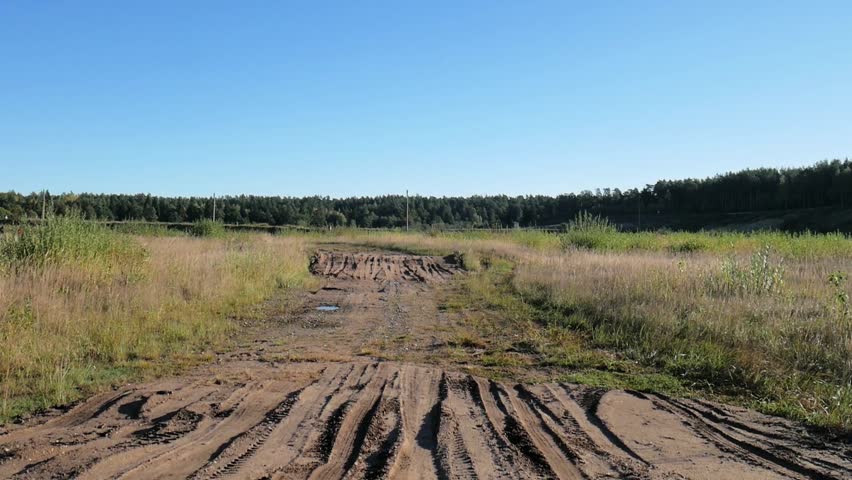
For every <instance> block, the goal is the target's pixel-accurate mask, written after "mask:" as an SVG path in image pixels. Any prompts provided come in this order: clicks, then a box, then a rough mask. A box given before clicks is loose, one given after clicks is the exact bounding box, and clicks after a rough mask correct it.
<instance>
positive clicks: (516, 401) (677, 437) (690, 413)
mask: <svg viewBox="0 0 852 480" xmlns="http://www.w3.org/2000/svg"><path fill="white" fill-rule="evenodd" d="M312 268H313V271H314V272H315V273H317V274H319V275H323V276H326V280H325V283H324V285H323V287H322V288H320V289H319V290H317V291H316V292H315V293H314V294H312V295H311V294H309V295H307V296H306V298H305V305H304V307H303V308H302V309H301V310H300V311H299V312H297V313H296V314H294V315H292V317H290V318H287V319H282V320H281V321H280V322H278V323H273V325H272V326H270V328H269V330H267V331H265V332H264V333H263V335H261V336H259V338H257V339H256V340H255V341H254V342H252V343H250V344H249V345H246V346H244V347H242V348H241V349H239V350H238V351H236V352H230V353H228V354H222V355H220V356H219V358H218V360H217V362H216V363H215V364H212V365H208V366H204V367H201V368H198V369H197V370H195V371H193V372H191V373H189V374H187V375H184V376H181V377H176V378H170V379H164V380H159V381H155V382H151V383H147V384H142V385H130V386H126V387H124V388H121V389H118V390H116V391H113V392H108V393H105V394H102V395H99V396H96V397H94V398H91V399H89V400H88V401H86V402H83V403H81V404H79V405H76V406H74V407H73V408H71V409H69V410H67V411H55V412H52V413H50V414H47V415H44V416H41V417H37V418H33V419H30V420H28V421H27V422H25V423H24V424H23V425H15V426H10V427H7V429H6V431H3V430H0V478H33V479H36V478H38V479H41V478H72V477H77V478H89V479H102V478H146V479H147V478H194V479H213V478H250V479H260V478H280V479H298V478H306V479H307V478H328V479H337V478H367V479H369V478H398V479H409V478H428V479H450V478H453V479H455V478H518V479H527V478H568V479H575V478H576V479H580V478H712V479H719V478H731V479H736V480H745V479H765V478H817V479H827V478H836V479H840V478H850V477H852V460H851V459H850V445H849V443H847V442H846V441H843V440H837V439H835V440H834V441H831V442H826V441H825V439H823V438H819V437H816V436H813V435H812V434H810V433H809V432H808V431H807V430H806V429H804V428H802V427H800V426H797V425H795V424H793V423H791V422H787V421H784V420H780V419H777V418H774V417H768V416H765V415H760V414H757V413H755V412H751V411H747V410H744V409H739V408H732V407H726V406H721V405H716V404H711V403H708V402H701V401H694V400H677V399H670V398H666V397H663V396H659V395H650V394H641V393H636V392H625V391H617V390H614V391H608V392H607V391H603V390H598V389H594V388H589V387H583V386H577V385H569V384H555V383H550V384H539V385H525V384H518V383H513V382H496V381H491V380H487V379H483V378H479V377H476V376H471V375H468V374H466V373H463V372H453V371H445V370H442V369H440V368H436V367H434V366H425V365H411V364H405V363H398V362H389V361H387V362H383V361H378V360H373V359H369V358H365V357H363V356H358V355H357V354H355V353H354V352H356V351H357V350H358V349H359V348H362V347H363V345H364V344H365V343H368V342H370V341H373V340H375V339H376V338H377V336H381V335H397V334H399V333H400V332H403V333H404V334H405V336H406V338H410V339H411V340H410V341H411V342H413V343H412V345H414V344H415V343H416V344H417V345H420V346H421V347H422V348H430V347H429V341H428V339H429V338H430V335H432V333H428V332H431V330H428V328H431V327H435V326H437V327H440V326H441V323H440V322H441V321H442V320H441V316H440V315H439V314H438V311H437V309H435V308H434V305H432V304H431V303H430V302H432V301H433V298H432V297H431V296H430V292H431V287H429V285H430V284H431V282H439V281H444V280H446V279H447V278H449V276H451V275H452V274H453V272H455V271H456V267H455V266H453V265H451V264H448V263H446V262H445V261H444V260H442V259H440V258H435V257H411V256H403V255H371V254H348V253H345V252H343V253H339V252H338V253H332V252H327V253H325V254H319V255H317V257H316V260H315V262H314V264H313V267H312ZM330 302H331V303H334V304H335V305H337V306H339V307H340V310H339V311H335V312H318V311H316V310H315V308H314V307H316V306H318V305H323V304H328V303H330ZM412 348H415V347H412ZM294 351H296V352H297V353H298V354H299V355H302V356H304V355H307V352H312V353H314V354H318V353H324V354H326V355H330V356H335V357H340V361H329V360H328V359H326V360H322V359H321V357H312V359H313V360H314V361H310V362H307V361H292V358H293V352H294Z"/></svg>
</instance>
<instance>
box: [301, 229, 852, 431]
mask: <svg viewBox="0 0 852 480" xmlns="http://www.w3.org/2000/svg"><path fill="white" fill-rule="evenodd" d="M579 223H580V224H578V225H575V226H574V228H573V229H572V230H571V231H569V232H567V233H564V234H560V235H553V234H543V233H536V232H517V233H511V232H509V233H505V234H488V235H484V234H478V233H473V234H470V233H467V234H437V235H431V236H430V235H422V234H405V233H401V232H395V233H376V232H371V233H362V232H357V231H340V232H337V234H335V235H333V236H329V235H325V236H315V237H316V238H313V239H312V240H311V241H331V242H347V243H356V244H363V245H370V246H381V247H386V248H392V249H397V250H402V251H410V252H413V253H434V254H447V253H450V252H459V254H460V255H461V258H462V259H463V261H464V263H465V266H466V267H467V268H468V269H469V270H478V271H480V273H479V274H478V275H472V276H468V278H467V279H466V280H465V281H464V284H463V286H462V288H461V289H460V291H459V292H456V294H455V295H454V296H453V297H452V298H450V299H449V300H448V304H449V305H450V306H451V307H453V308H459V309H468V310H469V313H470V315H469V318H471V328H470V329H468V330H467V331H464V332H462V333H461V334H460V339H459V341H458V342H457V343H459V344H460V345H463V344H465V343H467V344H471V345H484V346H486V347H487V350H488V351H487V352H486V354H485V355H484V356H481V357H479V359H478V361H479V362H480V363H481V364H483V365H485V366H500V365H503V366H507V367H521V368H524V367H531V366H532V367H538V368H544V369H547V371H548V372H549V374H550V375H551V376H552V377H551V378H558V379H560V380H566V381H574V382H582V383H591V384H595V385H599V386H604V387H622V388H636V389H640V390H649V391H659V392H663V393H670V394H677V395H703V396H708V395H709V396H712V397H714V398H719V399H724V400H730V401H734V402H736V403H740V404H745V405H748V406H750V407H754V408H757V409H759V410H761V411H764V412H768V413H775V414H779V415H783V416H786V417H790V418H795V419H799V420H804V421H807V422H809V423H811V424H815V425H820V426H826V427H840V428H844V429H848V428H850V427H852V313H850V310H852V308H850V305H849V295H850V294H852V290H850V285H849V283H848V281H847V280H846V276H847V274H848V272H852V241H850V240H849V239H848V238H846V237H844V236H842V235H810V234H804V235H789V234H781V233H755V234H738V233H640V234H633V233H621V232H617V231H615V230H614V229H612V228H610V227H609V226H608V225H606V224H605V222H599V221H597V220H594V219H593V220H592V221H586V222H585V223H583V222H579ZM483 311H487V312H489V313H488V314H487V315H486V316H487V317H489V318H488V319H486V320H483V318H482V315H481V314H482V312H483ZM505 331H512V332H514V333H513V337H512V338H507V337H506V336H505V335H503V334H502V332H505ZM518 352H522V353H523V354H524V355H518Z"/></svg>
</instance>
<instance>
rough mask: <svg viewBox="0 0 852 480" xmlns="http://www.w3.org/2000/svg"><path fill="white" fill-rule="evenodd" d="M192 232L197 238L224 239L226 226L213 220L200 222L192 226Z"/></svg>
mask: <svg viewBox="0 0 852 480" xmlns="http://www.w3.org/2000/svg"><path fill="white" fill-rule="evenodd" d="M191 232H192V235H193V236H196V237H223V236H225V224H224V223H222V222H214V221H213V220H199V221H197V222H195V223H193V224H192V230H191Z"/></svg>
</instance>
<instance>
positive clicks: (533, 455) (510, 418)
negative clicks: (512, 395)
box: [488, 380, 557, 478]
mask: <svg viewBox="0 0 852 480" xmlns="http://www.w3.org/2000/svg"><path fill="white" fill-rule="evenodd" d="M488 390H489V393H491V396H492V397H493V398H494V403H495V404H496V405H497V408H498V409H500V411H501V412H502V413H503V415H504V416H503V431H504V433H505V434H506V438H508V440H509V442H510V443H511V444H512V445H513V446H514V447H515V448H516V449H517V450H518V451H519V452H521V453H522V454H523V455H524V456H525V457H526V458H527V459H529V461H530V462H531V463H532V467H533V468H534V469H535V470H536V471H537V472H538V473H539V474H540V475H544V476H547V477H548V478H557V477H556V473H555V472H554V471H553V468H551V466H550V463H549V462H548V461H547V458H545V456H544V454H543V453H541V451H540V450H539V449H538V447H536V445H535V443H534V442H533V441H532V439H531V438H530V436H529V434H528V433H527V431H526V430H524V427H523V425H521V422H519V421H518V419H517V418H515V416H514V415H512V414H511V413H510V412H509V409H508V408H507V407H506V405H505V403H503V399H502V397H501V395H507V394H506V393H505V392H504V391H503V388H502V387H501V386H499V385H497V383H496V382H494V381H493V380H489V381H488ZM507 396H508V395H507Z"/></svg>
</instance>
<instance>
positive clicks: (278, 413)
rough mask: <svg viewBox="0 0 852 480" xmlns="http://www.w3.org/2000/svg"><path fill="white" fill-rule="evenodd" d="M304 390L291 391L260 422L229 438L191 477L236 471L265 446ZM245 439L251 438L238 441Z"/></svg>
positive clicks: (213, 475)
mask: <svg viewBox="0 0 852 480" xmlns="http://www.w3.org/2000/svg"><path fill="white" fill-rule="evenodd" d="M303 390H304V388H302V389H299V390H296V391H294V392H290V393H289V394H288V395H287V396H286V397H285V398H284V400H282V401H281V402H280V403H279V404H278V405H276V406H275V408H273V409H272V410H269V411H268V412H266V414H265V415H264V418H263V419H262V420H261V421H260V422H258V423H256V424H255V425H254V426H253V427H251V428H249V429H248V430H246V431H244V432H241V433H238V434H237V435H234V436H233V437H231V438H230V439H228V440H227V441H226V442H225V443H223V444H222V445H221V446H220V447H219V448H218V449H216V451H215V452H213V454H212V455H210V458H209V459H208V460H207V463H206V464H205V465H204V466H203V467H201V468H200V469H199V470H197V471H196V472H195V473H194V474H192V475H191V476H190V478H193V479H195V478H203V477H204V476H205V473H206V474H207V475H206V478H218V477H220V476H222V475H226V474H230V473H234V472H236V471H237V470H238V469H239V468H240V466H242V464H243V463H245V462H246V460H248V459H249V458H251V456H252V455H254V453H255V452H256V451H257V450H258V449H259V448H260V447H261V446H263V444H264V442H266V439H267V438H269V435H270V434H271V433H272V431H273V430H274V429H275V426H276V425H278V424H279V423H280V422H281V421H282V420H283V419H284V418H286V417H287V415H288V414H289V413H290V409H291V408H292V407H293V405H294V404H295V403H296V400H298V398H299V395H301V393H302V391H303ZM243 439H250V440H249V443H248V445H239V443H238V442H239V441H240V440H243ZM240 449H241V450H243V451H242V453H237V452H238V451H239V450H240ZM232 455H233V458H231V459H230V460H228V462H227V463H225V464H224V465H221V466H218V468H216V469H215V470H213V471H211V472H209V473H208V470H210V469H211V468H212V467H213V466H214V465H215V464H216V463H218V462H219V461H220V460H223V459H225V458H227V457H229V456H232Z"/></svg>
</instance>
